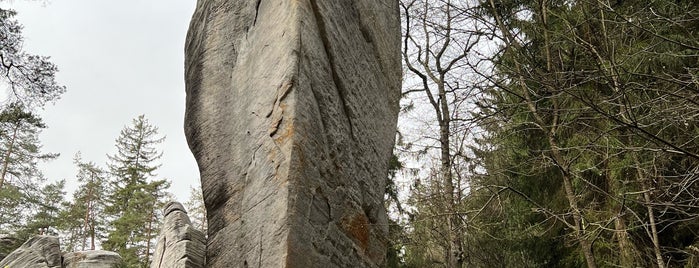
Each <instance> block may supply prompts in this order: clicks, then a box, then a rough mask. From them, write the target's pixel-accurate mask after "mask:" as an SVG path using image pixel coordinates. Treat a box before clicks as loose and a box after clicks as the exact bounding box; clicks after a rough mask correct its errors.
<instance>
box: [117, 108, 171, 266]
mask: <svg viewBox="0 0 699 268" xmlns="http://www.w3.org/2000/svg"><path fill="white" fill-rule="evenodd" d="M163 140H164V137H159V136H158V128H157V127H155V126H153V125H151V124H150V123H149V122H148V120H147V119H146V118H145V116H143V115H141V116H139V117H137V118H135V119H134V120H133V122H132V125H130V126H127V127H124V129H123V130H122V131H121V133H120V135H119V137H118V138H117V139H116V149H117V152H116V153H115V154H114V155H110V156H109V160H110V163H109V164H108V166H109V171H110V173H111V176H112V182H111V185H112V187H113V192H111V194H110V196H109V202H110V204H109V205H108V206H107V207H106V209H105V212H106V213H107V214H109V215H112V216H113V219H111V221H110V224H109V228H110V230H109V234H108V236H107V239H106V240H105V241H104V243H103V248H104V249H106V250H111V251H115V252H117V253H119V254H120V255H121V256H122V258H123V259H124V262H125V263H126V264H127V265H128V266H130V267H145V266H147V264H148V258H149V255H150V252H149V251H150V248H151V247H152V245H151V243H152V242H151V241H152V240H153V237H154V236H155V235H156V234H157V232H155V231H154V230H157V228H158V224H159V220H160V217H159V215H158V211H159V208H160V207H161V205H160V204H161V203H163V199H164V198H165V197H166V196H167V195H166V194H165V193H164V190H165V189H167V188H168V187H169V183H168V182H167V181H166V180H162V179H156V174H155V171H156V170H157V169H158V167H160V165H159V164H158V163H157V160H158V159H159V158H160V157H161V155H162V153H161V152H160V151H158V149H157V148H156V146H157V145H158V144H160V143H161V142H162V141H163Z"/></svg>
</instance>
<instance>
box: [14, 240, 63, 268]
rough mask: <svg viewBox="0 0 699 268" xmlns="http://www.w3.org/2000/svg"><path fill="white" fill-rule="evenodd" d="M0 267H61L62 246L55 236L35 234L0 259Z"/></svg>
mask: <svg viewBox="0 0 699 268" xmlns="http://www.w3.org/2000/svg"><path fill="white" fill-rule="evenodd" d="M0 267H32V268H52V267H59V268H60V267H61V248H60V245H59V244H58V238H57V237H54V236H35V237H32V238H30V239H29V240H27V242H24V244H22V246H20V247H19V248H18V249H16V250H15V251H13V252H12V253H10V254H9V255H7V257H5V258H4V259H2V260H1V261H0Z"/></svg>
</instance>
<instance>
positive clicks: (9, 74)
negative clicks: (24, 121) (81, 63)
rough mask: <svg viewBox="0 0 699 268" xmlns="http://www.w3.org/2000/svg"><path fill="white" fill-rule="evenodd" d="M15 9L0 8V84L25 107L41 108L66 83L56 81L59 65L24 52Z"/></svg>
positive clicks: (51, 99)
mask: <svg viewBox="0 0 699 268" xmlns="http://www.w3.org/2000/svg"><path fill="white" fill-rule="evenodd" d="M15 15H16V12H15V11H13V10H7V9H3V8H0V86H2V87H3V88H8V89H9V91H10V93H11V94H10V97H11V99H12V100H13V101H17V102H19V103H22V104H23V105H25V106H27V107H40V106H43V105H44V104H45V103H46V102H51V101H55V100H56V99H58V98H59V97H60V95H61V94H63V92H65V86H61V85H59V84H58V83H57V82H56V80H55V75H56V72H57V71H58V68H57V67H56V65H54V64H53V63H51V62H50V61H49V57H45V56H37V55H32V54H29V53H27V52H26V51H24V49H23V48H22V44H23V42H24V38H23V37H22V25H20V24H19V23H18V22H17V20H15V19H14V16H15Z"/></svg>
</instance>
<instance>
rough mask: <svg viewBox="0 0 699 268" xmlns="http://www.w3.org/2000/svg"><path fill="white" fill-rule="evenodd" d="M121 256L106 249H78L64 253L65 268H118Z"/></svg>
mask: <svg viewBox="0 0 699 268" xmlns="http://www.w3.org/2000/svg"><path fill="white" fill-rule="evenodd" d="M121 261H122V260H121V256H119V254H117V253H116V252H111V251H104V250H90V251H78V252H70V253H66V254H63V267H64V268H116V267H119V265H120V264H121Z"/></svg>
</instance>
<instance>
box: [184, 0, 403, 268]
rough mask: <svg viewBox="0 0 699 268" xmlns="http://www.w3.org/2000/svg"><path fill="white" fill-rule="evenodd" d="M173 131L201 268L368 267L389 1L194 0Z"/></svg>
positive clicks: (382, 132) (393, 88)
mask: <svg viewBox="0 0 699 268" xmlns="http://www.w3.org/2000/svg"><path fill="white" fill-rule="evenodd" d="M185 50H186V59H185V62H186V63H185V65H186V71H185V73H186V87H187V110H186V116H185V132H186V134H187V139H188V142H189V146H190V148H191V149H192V152H193V153H194V156H195V158H196V159H197V162H198V165H199V170H200V173H201V179H202V188H203V192H204V201H205V203H206V207H207V211H208V220H209V222H208V224H209V225H208V232H209V233H208V235H209V240H208V245H207V263H208V266H209V267H379V266H381V265H382V264H383V262H384V258H385V248H386V242H387V240H386V232H387V227H388V226H387V217H386V212H385V211H384V208H383V204H382V200H383V194H384V186H385V185H384V184H385V180H386V176H387V169H388V160H389V157H390V155H391V150H392V146H393V141H394V136H395V131H396V118H397V114H398V101H399V98H400V79H401V67H400V66H401V65H400V25H399V13H398V1H397V0H342V1H335V0H333V1H329V0H256V1H253V0H227V1H223V0H199V1H198V3H197V8H196V11H195V13H194V15H193V17H192V22H191V24H190V29H189V33H188V36H187V42H186V48H185Z"/></svg>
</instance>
